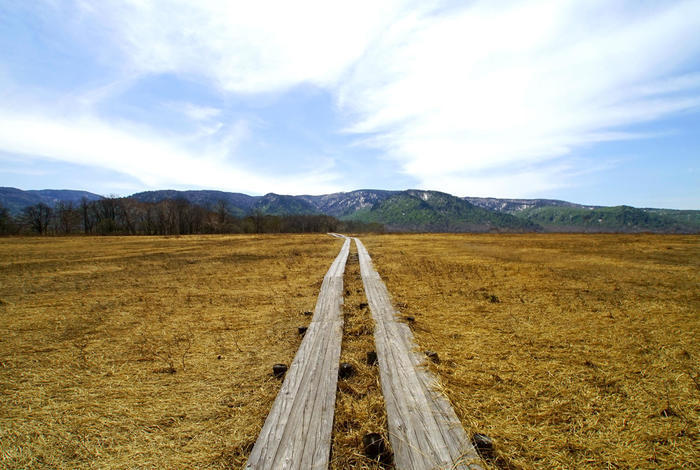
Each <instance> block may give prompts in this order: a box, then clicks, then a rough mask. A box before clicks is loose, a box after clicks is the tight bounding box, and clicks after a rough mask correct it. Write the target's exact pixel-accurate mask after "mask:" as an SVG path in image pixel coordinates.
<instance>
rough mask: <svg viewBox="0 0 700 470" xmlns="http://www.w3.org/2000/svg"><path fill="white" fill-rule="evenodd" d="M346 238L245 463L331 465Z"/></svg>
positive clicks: (250, 465) (256, 466)
mask: <svg viewBox="0 0 700 470" xmlns="http://www.w3.org/2000/svg"><path fill="white" fill-rule="evenodd" d="M349 251H350V239H346V240H345V243H343V247H342V249H341V250H340V254H339V255H338V256H337V258H336V259H335V261H334V262H333V264H332V265H331V267H330V269H329V270H328V273H327V274H326V276H325V277H324V278H323V284H322V285H321V292H320V293H319V296H318V301H317V303H316V309H315V310H314V316H313V318H312V320H311V324H310V325H309V329H308V330H307V331H306V334H305V336H304V340H303V341H302V343H301V346H300V347H299V351H298V352H297V354H296V356H295V357H294V361H293V362H292V365H291V366H290V367H289V371H288V372H287V376H286V377H285V379H284V383H283V384H282V389H281V390H280V392H279V394H278V395H277V398H276V399H275V402H274V403H273V405H272V410H271V411H270V414H269V415H268V417H267V419H266V420H265V424H264V425H263V428H262V430H261V431H260V435H259V436H258V440H257V441H256V442H255V446H254V447H253V451H252V452H251V454H250V458H249V459H248V463H247V465H246V468H247V469H327V468H328V459H329V453H330V442H331V431H332V428H333V412H334V409H335V391H336V386H337V381H338V361H339V359H340V344H341V339H342V332H343V331H342V330H343V318H342V314H341V305H342V303H343V273H344V272H345V262H346V260H347V258H348V253H349Z"/></svg>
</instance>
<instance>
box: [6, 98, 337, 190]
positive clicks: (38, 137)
mask: <svg viewBox="0 0 700 470" xmlns="http://www.w3.org/2000/svg"><path fill="white" fill-rule="evenodd" d="M237 137H241V133H240V132H238V133H237V130H236V129H235V128H234V129H233V132H231V133H229V134H228V135H227V136H226V137H225V138H224V139H222V140H218V141H213V142H209V143H208V144H201V143H197V145H195V146H194V147H195V148H194V150H193V149H192V147H193V145H192V142H188V141H187V139H182V140H180V141H178V140H176V139H173V138H172V136H162V135H158V134H154V133H153V131H152V130H150V129H147V128H142V129H139V128H136V127H133V126H124V127H119V126H117V125H115V124H114V123H108V122H105V121H102V120H100V119H98V118H96V117H94V116H83V117H79V118H75V117H73V118H64V117H57V116H50V114H49V113H45V114H41V115H32V114H22V113H17V112H10V113H7V112H2V111H0V148H2V149H4V150H5V151H6V152H11V153H14V154H20V155H28V156H40V157H43V158H47V159H51V160H58V161H63V162H69V163H74V164H79V165H85V166H97V167H101V168H106V169H109V170H112V171H115V172H117V173H121V174H124V175H128V176H131V177H133V178H134V179H136V180H138V181H141V182H142V183H143V184H144V185H145V186H146V187H149V188H162V187H170V186H173V185H182V186H190V187H205V188H217V189H229V190H236V191H248V192H251V193H258V192H260V190H261V188H275V189H276V190H277V191H281V192H294V191H295V190H296V189H297V188H298V187H299V185H303V186H305V187H308V188H309V190H310V191H313V192H316V193H322V192H327V191H330V190H331V189H332V188H333V187H334V180H335V179H336V178H337V175H334V174H333V173H332V172H330V171H326V172H317V171H307V172H301V173H299V174H289V175H284V176H276V175H260V174H257V173H256V172H253V171H250V170H246V169H242V168H240V166H238V165H236V164H235V160H232V159H231V158H230V157H231V149H232V148H235V146H236V145H237V142H235V139H236V138H237Z"/></svg>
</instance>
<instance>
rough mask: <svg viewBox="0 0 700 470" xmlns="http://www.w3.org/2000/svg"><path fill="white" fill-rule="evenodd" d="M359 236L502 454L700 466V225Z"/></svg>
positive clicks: (443, 374)
mask: <svg viewBox="0 0 700 470" xmlns="http://www.w3.org/2000/svg"><path fill="white" fill-rule="evenodd" d="M362 240H363V241H364V243H365V245H366V246H367V249H368V250H369V252H370V255H371V256H372V257H373V259H374V264H375V267H376V268H377V269H378V271H379V273H380V274H381V275H382V277H383V279H384V280H385V282H386V284H387V287H388V288H389V291H390V292H391V293H392V295H393V299H394V302H395V303H396V305H397V307H398V308H399V309H400V310H401V311H402V312H403V313H405V314H408V315H412V316H415V318H416V320H415V323H414V326H413V329H414V332H415V335H416V340H417V342H418V343H419V345H420V348H421V349H430V350H433V351H436V352H438V354H439V357H440V359H441V361H440V364H438V365H431V368H433V369H434V371H435V372H436V373H437V374H438V375H439V377H440V379H441V383H442V385H443V387H444V392H445V393H446V394H447V396H448V397H449V399H450V400H451V402H452V403H453V405H454V406H455V410H456V411H457V414H458V415H459V416H460V419H462V422H463V423H464V425H465V427H466V428H467V430H468V432H470V433H472V432H481V433H484V434H487V435H489V436H491V437H492V438H493V439H494V441H495V446H496V458H494V459H492V460H491V462H490V465H491V466H492V467H494V468H596V469H597V468H654V469H656V468H669V469H670V468H699V467H700V445H698V442H700V429H699V426H700V388H699V387H700V238H698V237H697V236H651V235H563V234H562V235H554V234H535V235H380V236H371V237H370V236H364V237H362Z"/></svg>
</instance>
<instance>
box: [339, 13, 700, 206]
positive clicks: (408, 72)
mask: <svg viewBox="0 0 700 470" xmlns="http://www.w3.org/2000/svg"><path fill="white" fill-rule="evenodd" d="M699 30H700V3H698V2H673V3H671V2H667V3H662V4H658V5H656V6H655V7H653V8H651V7H648V6H645V5H642V4H640V3H637V2H629V3H620V2H618V3H616V4H614V5H612V4H611V3H610V2H564V1H559V0H557V1H541V2H508V3H507V4H506V5H505V6H504V4H503V3H502V2H498V5H497V6H496V5H495V4H494V3H493V2H476V3H473V4H471V5H470V6H469V7H467V8H465V9H462V10H461V11H459V12H456V13H455V12H452V13H451V14H449V15H443V16H422V17H407V18H404V19H403V20H402V21H401V22H398V23H396V24H394V25H393V27H392V28H391V29H389V30H388V31H387V32H386V33H385V34H384V35H383V36H382V37H381V38H380V39H379V41H378V42H377V43H376V44H374V46H373V48H372V49H371V51H370V52H369V53H368V54H366V55H365V57H363V60H362V61H360V62H358V63H357V64H356V66H355V67H354V69H353V70H352V72H351V74H350V75H349V76H348V78H347V79H346V80H344V81H343V84H342V86H341V88H340V102H341V104H342V105H343V106H345V107H347V108H348V109H350V110H351V111H352V113H353V116H354V117H355V119H356V120H355V122H354V124H353V125H352V126H350V127H349V129H348V130H349V131H350V132H357V133H370V134H374V137H373V138H372V139H371V142H372V143H373V144H374V145H376V146H379V147H381V148H383V149H385V150H386V151H387V152H388V153H389V154H390V155H391V156H392V157H393V158H395V159H397V160H398V161H399V162H401V164H402V166H403V169H404V171H405V172H406V173H408V174H409V175H412V176H414V177H416V178H418V179H419V181H420V182H421V184H422V185H423V186H426V187H443V188H447V187H449V188H451V190H452V191H453V192H455V193H457V194H473V195H494V194H504V195H505V194H509V195H526V194H535V193H537V192H538V191H539V190H541V189H548V188H551V187H553V186H555V185H562V184H571V178H570V177H569V178H565V179H562V175H561V174H560V173H559V172H557V171H554V170H555V169H556V168H557V167H558V166H559V165H561V164H562V161H561V160H562V158H564V159H565V158H566V156H567V155H569V154H571V153H572V152H574V151H575V150H577V149H578V148H580V146H582V145H584V144H589V143H594V142H599V141H602V140H613V139H614V138H615V136H616V135H617V136H620V137H624V138H629V136H630V133H629V132H620V129H621V128H623V127H624V126H629V125H633V124H637V123H643V122H648V121H652V120H655V119H659V118H662V117H666V116H669V115H671V114H673V113H677V112H680V111H686V110H691V109H697V108H698V107H699V106H700V89H699V87H698V85H699V81H698V76H697V74H691V75H682V74H681V73H680V72H681V71H682V70H683V68H684V66H687V65H688V64H689V63H690V62H691V61H692V60H693V59H694V58H697V57H698V53H699V52H700V41H698V39H697V31H699ZM544 161H551V163H550V164H551V165H552V166H551V167H550V168H549V169H547V168H545V169H544V170H539V171H538V172H531V171H527V170H522V168H525V167H526V166H527V164H534V163H542V162H544ZM508 166H512V167H513V170H510V171H509V170H508V169H507V168H508ZM504 168H505V169H504ZM485 170H492V171H493V173H492V174H490V175H487V176H484V175H485ZM547 170H548V171H547ZM470 174H473V175H478V177H474V176H470ZM458 175H460V176H458ZM564 176H565V175H564ZM460 181H461V182H462V187H461V189H460ZM480 182H483V183H480ZM475 188H478V190H476V192H475ZM497 188H498V189H497ZM497 191H498V192H497Z"/></svg>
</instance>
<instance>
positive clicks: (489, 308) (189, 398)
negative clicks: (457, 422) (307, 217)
mask: <svg viewBox="0 0 700 470" xmlns="http://www.w3.org/2000/svg"><path fill="white" fill-rule="evenodd" d="M362 240H363V242H364V243H365V245H366V247H367V249H368V250H369V253H370V255H371V256H372V257H373V260H374V264H375V267H376V268H377V270H378V271H379V273H380V274H381V275H382V278H383V279H384V281H385V282H386V284H387V287H388V288H389V291H390V292H391V293H392V296H393V300H394V303H395V305H396V307H397V309H398V310H399V311H400V312H401V314H402V315H403V316H406V317H408V316H410V317H413V318H414V319H415V320H414V321H412V322H410V323H411V327H412V329H413V331H414V334H415V336H416V341H417V342H418V344H419V347H420V348H421V349H425V350H432V351H435V352H437V353H438V355H439V358H440V362H439V363H438V364H432V363H431V364H430V366H429V367H431V369H433V370H434V372H435V373H436V375H437V376H438V377H439V380H440V384H439V386H440V387H441V389H442V390H443V392H444V393H445V394H446V395H447V397H448V398H449V400H450V401H451V403H452V404H453V406H454V408H455V411H456V412H457V414H458V416H459V417H460V419H461V420H462V423H463V424H464V426H465V428H466V429H467V432H468V433H470V434H471V433H474V432H479V433H483V434H487V435H488V436H490V437H491V438H492V439H493V440H494V442H495V449H496V450H495V455H494V457H493V458H492V459H491V460H489V462H488V463H487V465H489V467H492V468H513V469H518V468H698V466H699V463H698V462H700V448H699V447H700V446H698V442H699V441H700V341H699V340H698V338H700V238H698V237H697V236H658V235H565V234H525V235H490V234H489V235H486V234H483V235H471V234H465V235H451V234H450V235H441V234H425V235H371V236H362ZM341 245H342V241H341V240H338V239H335V238H332V237H329V236H326V235H257V236H253V235H232V236H229V235H227V236H186V237H57V238H6V239H0V332H2V334H1V335H0V453H1V456H0V467H1V468H29V467H31V468H193V467H199V468H201V467H206V468H240V467H242V466H243V465H244V463H245V461H246V458H247V456H248V453H249V452H250V450H251V447H252V445H253V443H254V442H255V439H256V437H257V433H258V431H259V430H260V428H261V427H262V425H263V423H264V420H265V417H266V415H267V412H268V411H269V409H270V407H271V405H272V402H273V400H274V398H275V395H276V394H277V391H278V390H279V387H280V384H281V382H280V381H279V380H278V379H276V378H274V377H273V376H272V373H271V367H272V364H274V363H280V362H281V363H286V364H289V363H291V361H292V358H293V357H294V354H295V352H296V350H297V348H298V347H299V344H300V342H301V337H300V336H299V334H298V332H297V328H298V327H299V326H304V325H307V324H308V323H309V322H310V320H311V317H310V316H309V315H305V314H304V312H307V311H312V310H313V308H314V305H315V302H316V296H317V294H318V291H319V288H320V286H321V282H322V279H323V276H324V274H325V272H326V270H327V269H328V267H329V266H330V264H331V262H332V261H333V258H334V257H335V256H336V254H337V252H338V250H339V249H340V246H341ZM355 253H356V250H355V247H354V245H353V247H352V252H351V255H350V258H349V260H348V264H347V268H346V274H345V283H346V286H345V287H346V291H345V294H346V297H345V306H344V315H345V320H346V325H345V331H344V336H343V352H342V353H341V360H342V361H346V362H351V363H353V364H354V365H355V366H356V368H357V371H358V373H357V375H356V376H354V377H353V378H351V379H349V380H341V381H339V386H338V393H337V398H336V400H337V401H336V417H335V424H334V430H333V439H332V445H333V448H332V458H331V467H332V468H337V469H342V468H378V465H377V464H375V463H373V462H371V461H369V460H368V459H366V458H365V457H363V455H362V453H361V438H362V435H363V434H364V433H366V432H380V433H384V434H386V424H385V422H386V418H385V416H384V409H383V401H382V396H381V388H380V386H379V384H378V376H377V370H376V367H372V366H369V365H367V364H366V363H365V354H366V352H367V351H368V350H370V349H372V348H373V340H372V320H371V318H370V313H369V311H368V310H367V308H366V305H365V303H366V299H365V297H364V294H363V292H362V283H361V281H360V279H359V269H358V265H357V259H356V255H355Z"/></svg>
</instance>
